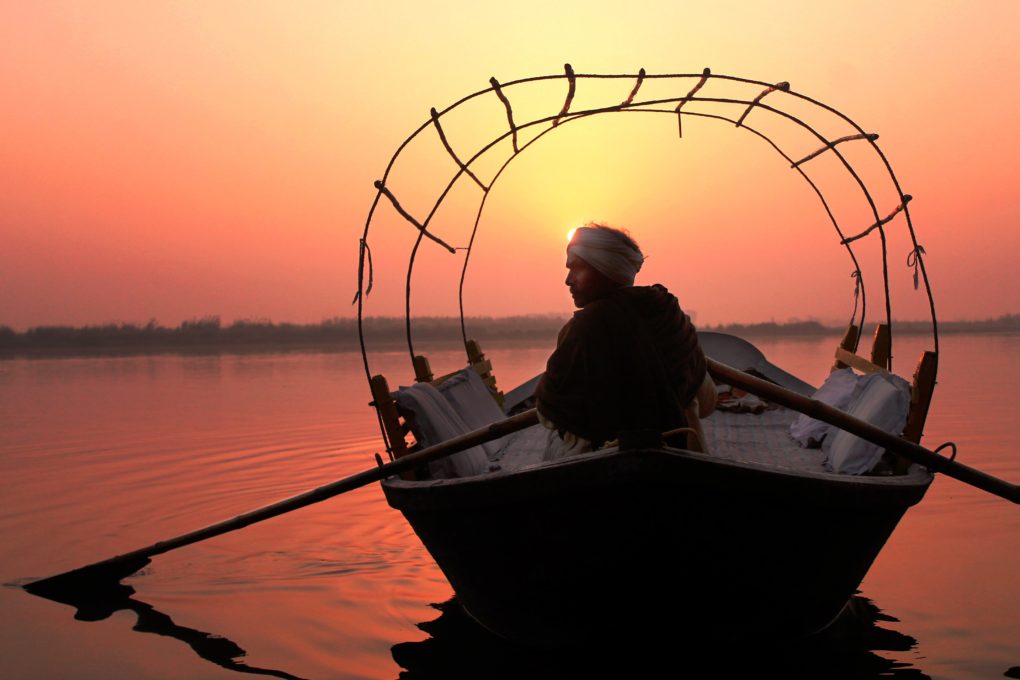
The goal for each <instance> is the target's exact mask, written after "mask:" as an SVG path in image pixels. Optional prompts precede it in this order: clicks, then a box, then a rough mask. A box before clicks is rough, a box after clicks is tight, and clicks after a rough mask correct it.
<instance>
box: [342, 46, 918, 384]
mask: <svg viewBox="0 0 1020 680" xmlns="http://www.w3.org/2000/svg"><path fill="white" fill-rule="evenodd" d="M611 80H618V81H622V82H627V81H630V82H632V87H631V89H630V93H629V95H628V96H627V97H626V98H625V99H623V100H618V101H613V102H610V103H606V104H604V105H598V106H594V107H590V108H581V109H574V108H573V102H574V97H575V94H577V91H578V89H579V88H583V87H584V86H585V85H586V84H589V83H591V82H592V81H611ZM653 81H654V82H655V83H656V87H657V88H659V89H661V88H662V86H663V85H665V86H667V87H668V89H669V90H671V91H672V92H671V94H670V95H669V96H666V97H662V96H655V97H653V98H647V99H646V98H642V89H643V86H645V87H644V89H645V90H647V89H649V88H648V87H647V84H648V83H649V82H653ZM550 82H552V83H557V82H562V84H563V90H562V92H563V99H562V100H559V101H554V102H552V103H551V104H550V107H549V108H548V109H547V110H545V111H544V112H543V113H542V114H541V115H538V116H537V117H534V118H531V119H528V120H522V119H521V116H520V115H519V113H515V110H514V106H513V103H514V101H515V99H517V98H518V97H522V98H523V97H526V96H531V95H533V94H534V92H528V89H529V88H531V89H532V90H534V89H535V88H536V87H537V86H539V85H541V84H544V85H548V84H549V83H550ZM724 90H725V91H724ZM733 90H736V91H738V92H739V94H737V95H733V94H731V91H733ZM544 91H545V90H543V92H544ZM482 98H495V99H497V100H498V102H499V103H500V104H501V106H502V109H503V110H504V111H505V114H506V120H505V123H502V124H501V131H500V133H499V134H497V135H496V136H495V137H494V138H493V139H491V140H490V141H488V142H487V143H485V144H483V145H481V147H480V148H478V149H476V150H475V151H474V152H473V153H472V154H471V155H466V154H464V153H463V152H462V153H458V152H457V151H456V150H455V149H454V148H453V146H452V145H451V143H450V140H449V137H448V135H447V131H446V130H445V129H444V118H445V119H446V120H449V119H450V114H451V113H452V112H454V111H458V110H460V109H463V108H464V107H466V106H468V105H469V104H471V103H478V102H479V101H484V99H482ZM801 111H807V112H809V113H812V114H819V115H824V116H827V117H829V118H834V119H835V120H836V121H837V122H839V123H840V124H841V125H842V126H843V127H844V128H845V129H846V130H848V131H849V133H850V134H846V135H842V136H840V137H838V138H835V139H829V138H827V137H826V136H824V135H823V134H822V132H821V131H820V130H819V126H818V124H817V123H813V122H810V123H809V122H808V121H807V120H805V118H807V115H806V114H803V113H799V112H801ZM617 113H654V114H660V115H668V116H673V117H675V118H676V120H677V130H678V132H679V135H680V137H683V132H684V119H685V118H687V117H692V118H700V119H710V120H714V121H718V122H723V123H729V124H731V125H732V126H733V127H734V128H735V129H740V130H742V131H746V132H748V133H751V134H752V135H754V136H755V137H757V138H759V139H761V140H762V141H764V142H765V143H766V144H768V145H769V146H770V147H771V148H772V149H773V150H774V151H775V152H776V153H777V154H778V155H779V156H780V157H782V159H783V160H784V161H785V163H786V167H788V168H790V169H792V170H793V171H794V172H796V173H797V174H798V175H799V176H800V177H801V178H802V179H803V180H804V181H805V182H806V183H807V184H808V185H809V186H810V187H811V189H812V190H813V193H814V194H815V195H816V196H817V198H818V200H819V201H820V203H821V205H822V208H823V209H824V211H825V214H826V216H827V218H828V220H829V222H830V223H831V225H832V228H833V229H834V230H835V234H836V236H837V239H838V243H839V244H840V245H842V246H843V247H844V248H845V250H846V252H847V255H848V256H849V258H850V264H851V276H852V277H853V278H854V306H853V312H852V313H851V319H850V321H851V323H852V324H855V325H856V327H857V329H858V334H857V337H856V339H854V341H853V343H854V344H853V350H856V347H857V343H859V341H860V330H861V329H863V328H864V323H865V319H866V316H867V311H868V305H867V301H868V300H867V297H866V295H865V281H864V275H863V272H862V271H861V266H860V262H859V259H858V256H857V254H856V253H855V251H854V245H855V244H857V243H858V242H859V241H862V240H863V239H874V238H877V239H879V241H880V246H881V261H882V264H881V278H882V296H883V297H882V302H883V304H884V310H883V311H884V314H883V316H884V323H885V324H887V325H888V327H889V331H890V333H891V332H892V328H893V324H892V303H891V297H890V291H889V249H888V244H887V239H886V230H887V229H889V228H892V226H893V225H892V224H891V223H893V222H896V223H897V224H896V226H897V227H898V226H899V223H902V224H903V226H904V227H905V229H906V231H907V233H908V235H909V239H910V245H911V250H910V252H909V254H908V258H907V266H908V267H911V268H913V277H914V288H915V289H916V288H918V287H919V285H923V289H924V293H925V295H926V296H927V299H928V304H929V307H930V310H931V323H932V338H933V343H934V347H933V349H934V353H935V355H936V356H937V354H938V323H937V320H936V317H935V303H934V299H933V297H932V292H931V287H930V284H929V281H928V274H927V271H926V270H925V265H924V249H923V248H922V247H921V246H920V244H918V242H917V237H916V234H915V231H914V225H913V222H912V220H911V217H910V208H909V203H910V200H911V196H910V195H909V194H905V193H903V191H902V189H901V187H900V183H899V181H898V180H897V178H896V175H895V173H894V172H893V169H892V166H891V165H890V164H889V161H888V159H887V158H886V156H885V154H884V153H883V152H882V150H881V148H879V146H878V143H877V140H878V135H877V134H873V133H869V132H866V131H865V130H864V129H863V128H861V127H860V126H859V125H858V124H857V123H855V122H854V121H853V120H851V119H850V118H849V117H847V116H846V115H844V114H843V113H841V112H839V111H837V110H836V109H834V108H832V107H830V106H827V105H825V104H823V103H821V102H819V101H816V100H814V99H812V98H810V97H808V96H806V95H803V94H800V93H797V92H795V91H794V90H792V89H791V88H790V85H789V83H787V82H780V83H767V82H763V81H759V80H752V79H748V78H739V77H735V76H728V75H720V74H716V73H712V72H711V71H710V70H709V69H707V68H706V69H705V70H704V71H703V72H701V73H684V74H661V75H657V74H648V73H646V72H645V70H644V69H641V70H640V71H639V72H638V73H636V74H588V73H575V72H574V70H573V68H572V67H571V66H570V64H566V65H565V66H564V72H563V73H561V74H555V75H545V76H534V77H530V78H522V79H519V80H513V81H510V82H507V83H500V82H499V81H497V80H496V79H495V78H492V79H490V81H489V87H487V88H485V89H482V90H478V91H477V92H474V93H472V94H469V95H467V96H466V97H463V98H462V99H460V100H458V101H456V102H454V103H453V104H451V105H450V106H448V107H446V108H445V109H442V110H437V109H432V110H431V115H430V117H429V118H428V120H426V121H425V122H423V123H422V124H421V125H420V126H419V127H418V129H416V130H415V131H414V132H413V133H411V135H410V136H408V137H407V139H405V140H404V142H403V143H402V144H401V145H400V146H399V147H398V148H397V150H396V152H394V154H393V156H392V157H391V158H390V161H389V164H388V165H387V166H386V171H385V172H384V173H383V176H382V178H381V179H380V180H378V181H376V182H375V188H376V195H375V199H374V200H373V201H372V206H371V208H370V209H369V212H368V218H367V220H366V222H365V229H364V232H363V234H362V236H361V239H360V259H359V266H358V290H357V293H356V294H355V298H354V302H355V303H356V304H357V306H358V332H359V338H360V342H361V350H362V357H363V360H364V364H365V373H366V377H367V378H369V379H371V370H370V368H369V360H368V353H367V348H366V346H365V334H364V318H365V317H364V306H365V298H366V296H367V295H368V294H369V293H370V292H371V289H372V283H373V275H374V273H373V271H372V254H371V250H370V247H369V242H370V238H369V237H370V231H371V228H372V225H373V220H374V219H375V218H376V216H377V209H379V207H380V204H382V205H383V206H384V207H388V208H390V209H392V210H395V211H396V212H397V213H399V215H400V216H402V218H403V219H404V220H406V221H407V223H408V224H409V225H410V226H411V227H412V228H413V229H414V232H409V233H414V234H415V240H414V245H413V248H412V250H411V253H410V257H409V259H408V263H407V272H406V284H405V286H406V287H405V291H406V292H405V327H406V339H407V349H408V352H409V355H410V357H411V361H412V363H413V361H414V356H415V351H414V342H413V334H412V323H411V319H412V314H411V290H412V286H411V283H412V280H413V274H414V266H415V258H416V256H417V254H418V251H419V249H420V248H421V247H422V246H423V244H424V245H425V247H437V248H442V249H444V250H446V251H448V252H449V253H451V254H452V255H453V256H454V257H456V256H457V255H458V254H459V253H463V261H462V262H461V275H460V283H459V287H458V291H457V295H458V304H459V309H460V321H461V335H462V338H463V340H464V343H465V345H466V344H467V332H466V329H465V326H464V283H465V280H466V276H467V269H468V265H469V264H470V262H471V253H472V249H473V247H474V244H475V236H476V234H477V231H478V225H479V223H480V221H481V217H482V214H483V212H484V210H485V205H486V199H487V198H488V196H489V194H490V192H491V191H492V189H493V187H494V186H495V185H496V183H497V181H498V180H499V179H500V178H501V177H502V176H503V172H504V171H505V170H506V169H507V168H508V167H509V165H510V164H511V162H512V161H514V160H515V159H516V158H517V157H518V156H520V155H521V154H523V153H524V152H525V151H527V150H528V149H529V148H531V147H532V146H533V145H535V144H536V143H537V142H538V141H539V140H542V139H544V138H545V137H546V136H547V135H548V134H550V133H552V132H555V131H557V130H559V129H560V128H562V127H563V126H564V125H566V124H569V123H572V122H574V121H578V120H582V119H587V118H591V117H593V116H602V115H606V114H617ZM763 116H768V117H770V118H777V119H781V120H783V121H786V122H788V123H792V124H793V125H794V126H795V129H796V130H798V131H799V134H800V135H801V137H805V138H806V141H807V142H808V143H809V144H810V146H809V147H805V148H813V149H814V150H813V151H811V152H810V153H808V154H806V155H804V154H803V153H800V154H797V152H795V151H793V150H792V149H791V148H790V147H791V144H790V143H788V142H786V141H785V140H780V139H778V136H777V135H775V134H770V133H769V132H768V131H766V130H765V129H763V128H764V127H765V126H763V125H755V124H754V123H755V121H763V120H765V119H764V118H762V117H763ZM429 135H436V136H438V139H439V141H440V142H441V143H442V146H443V148H444V149H445V152H446V154H448V156H449V167H450V169H451V174H450V179H449V182H448V183H447V184H446V186H445V188H444V189H443V190H442V191H441V192H440V193H439V195H438V196H436V197H435V201H434V204H433V205H432V208H431V209H430V210H429V211H428V212H427V213H426V214H424V215H415V214H412V213H411V212H410V211H408V210H407V209H406V208H405V207H404V205H403V204H402V203H401V197H400V196H398V195H396V194H395V193H394V191H393V190H392V189H391V187H390V186H389V185H388V180H389V179H390V177H391V174H392V173H393V170H394V168H395V167H397V165H398V163H400V161H401V160H403V159H404V158H406V157H407V156H408V155H409V151H410V149H411V148H412V145H414V144H415V143H416V142H419V143H423V142H424V140H426V139H430V140H431V141H430V143H432V144H434V142H435V138H434V137H432V138H430V137H429ZM508 140H509V145H508V144H506V142H507V141H508ZM799 141H800V143H801V144H804V143H805V139H801V140H799ZM784 145H785V146H786V147H787V148H784ZM849 145H855V146H858V147H864V148H866V149H869V150H870V151H871V153H872V154H873V155H872V157H871V158H869V162H870V161H873V160H875V159H877V161H878V167H881V168H884V169H885V171H886V173H887V176H886V177H885V178H884V179H881V181H887V182H889V183H890V185H891V188H892V190H893V191H892V192H889V191H888V188H886V187H883V190H884V191H885V192H886V193H887V194H888V195H894V196H898V202H896V203H895V204H894V205H883V206H879V205H878V203H877V201H876V199H875V194H876V193H877V191H875V190H874V189H873V188H869V187H868V186H867V185H866V184H865V181H864V179H862V173H861V172H859V171H858V169H857V168H856V167H855V166H854V164H852V163H851V162H850V160H849V159H848V154H844V153H843V151H842V149H843V148H846V147H848V146H849ZM855 151H857V149H855ZM492 154H503V155H502V156H500V158H499V159H497V160H498V161H499V162H497V163H496V167H497V168H498V169H497V170H496V172H495V174H494V175H493V176H492V177H483V176H481V175H482V173H481V172H480V171H478V170H477V168H478V166H479V165H480V163H479V162H478V161H479V160H480V159H481V158H483V157H486V158H487V159H491V155H492ZM826 154H830V155H831V156H832V157H834V158H835V159H836V160H837V161H838V164H839V166H841V167H842V169H843V170H845V178H846V180H848V181H849V183H850V186H851V187H855V188H856V192H858V195H859V198H860V200H862V201H864V202H865V203H866V205H867V211H868V213H870V215H871V219H870V222H869V223H866V224H852V225H844V224H841V222H840V218H839V217H838V216H837V215H836V214H835V213H836V211H835V210H834V209H833V207H832V205H831V204H830V201H829V200H827V199H826V197H825V196H824V195H823V192H822V190H821V188H820V186H819V183H818V182H816V180H815V179H814V178H813V176H812V163H811V161H812V160H813V159H815V158H817V157H819V156H823V155H826ZM858 164H859V163H858ZM458 182H467V183H470V184H472V185H474V186H475V187H477V191H478V209H477V212H476V214H475V218H474V225H473V228H472V230H471V237H470V240H469V242H468V245H467V246H466V247H465V248H455V247H453V246H451V245H450V244H449V243H448V242H447V241H446V240H444V239H443V238H442V236H441V235H440V234H437V233H435V232H434V231H433V230H432V229H431V228H430V227H431V225H432V219H433V217H434V216H435V215H436V212H437V211H438V210H439V208H440V207H441V206H442V205H443V202H444V201H445V200H446V199H447V198H448V196H449V195H450V192H451V191H452V190H453V188H454V186H455V185H457V183H458ZM872 184H873V185H874V184H875V181H874V180H873V181H872ZM426 240H428V241H429V243H427V244H425V243H424V242H425V241H426ZM858 319H859V320H858Z"/></svg>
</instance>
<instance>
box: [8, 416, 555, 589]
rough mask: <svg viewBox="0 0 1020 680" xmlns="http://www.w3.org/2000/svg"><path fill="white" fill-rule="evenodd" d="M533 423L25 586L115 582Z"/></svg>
mask: <svg viewBox="0 0 1020 680" xmlns="http://www.w3.org/2000/svg"><path fill="white" fill-rule="evenodd" d="M537 422H538V414H537V412H536V411H535V409H531V410H528V411H524V412H523V413H518V414H517V415H515V416H511V417H509V418H507V419H506V420H500V421H497V422H495V423H492V424H491V425H489V426H487V427H483V428H479V429H477V430H473V431H471V432H468V433H467V434H463V435H460V436H459V437H454V438H453V439H449V440H447V441H445V442H443V443H441V444H436V445H435V446H430V447H428V448H427V449H424V450H422V451H417V452H415V453H411V454H408V455H406V456H404V457H402V458H400V459H398V460H395V461H392V462H390V463H386V464H384V465H380V466H378V467H374V468H370V469H368V470H363V471H361V472H358V473H356V474H353V475H351V476H349V477H345V478H343V479H340V480H337V481H335V482H331V483H329V484H326V485H324V486H320V487H318V488H316V489H312V490H311V491H306V492H305V493H302V494H299V495H297V496H292V497H291V498H288V499H286V500H282V501H279V502H276V503H273V504H271V505H267V506H265V507H262V508H258V509H256V510H252V511H250V512H246V513H244V514H242V515H238V516H237V517H234V518H232V519H228V520H224V521H222V522H217V523H216V524H211V525H209V526H207V527H203V528H201V529H196V530H195V531H191V532H188V533H186V534H181V535H180V536H175V537H173V538H168V539H166V540H164V541H159V542H158V543H153V544H152V545H150V546H146V547H144V548H139V549H138V550H132V551H131V552H128V553H124V554H123V555H117V556H115V557H110V558H108V559H105V560H101V561H99V562H94V563H92V564H89V565H86V566H84V567H79V568H77V569H72V570H71V571H67V572H64V573H62V574H57V575H55V576H50V577H48V578H44V579H40V580H38V581H33V582H31V583H28V584H26V585H25V586H24V587H25V590H27V591H29V592H30V593H33V594H35V595H42V596H43V597H51V596H52V595H53V594H55V593H61V592H68V590H76V589H79V588H82V587H86V586H89V585H91V584H92V583H94V582H96V581H105V582H109V581H119V580H120V579H122V578H124V577H126V576H130V575H131V574H133V573H135V572H136V571H138V570H139V569H141V568H142V567H144V566H145V565H146V564H148V563H149V562H150V560H151V558H152V557H154V556H155V555H160V554H162V553H165V552H169V551H171V550H176V549H177V548H182V547H184V546H186V545H191V544H192V543H198V542H199V541H204V540H206V539H208V538H213V537H214V536H220V535H222V534H226V533H230V532H232V531H237V530H238V529H243V528H244V527H246V526H249V525H252V524H255V523H256V522H262V521H264V520H267V519H270V518H272V517H276V516H278V515H282V514H284V513H288V512H291V511H292V510H297V509H298V508H303V507H305V506H308V505H312V504H314V503H318V502H320V501H324V500H326V499H328V498H333V497H334V496H339V495H340V494H343V493H347V492H348V491H353V490H354V489H358V488H361V487H363V486H366V485H368V484H371V483H372V482H377V481H380V480H382V479H385V478H387V477H392V476H394V475H398V474H400V473H401V472H405V471H408V470H411V469H414V468H416V467H419V466H421V465H425V464H426V463H430V462H432V461H435V460H439V459H440V458H444V457H446V456H451V455H453V454H455V453H458V452H460V451H464V450H465V449H469V448H471V447H472V446H477V445H478V444H483V443H485V442H487V441H491V440H493V439H498V438H500V437H502V436H505V435H507V434H510V433H511V432H516V431H518V430H523V429H524V428H526V427H530V426H532V425H534V424H535V423H537Z"/></svg>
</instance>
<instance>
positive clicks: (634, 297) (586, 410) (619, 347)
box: [535, 285, 705, 447]
mask: <svg viewBox="0 0 1020 680" xmlns="http://www.w3.org/2000/svg"><path fill="white" fill-rule="evenodd" d="M704 377H705V355H704V354H703V353H702V351H701V345H700V344H698V336H697V334H696V332H695V329H694V325H693V324H692V323H691V320H690V318H689V317H688V316H687V315H686V314H684V312H683V310H681V309H680V305H679V304H678V302H677V299H676V297H674V296H673V295H672V294H671V293H670V292H669V291H668V290H666V288H665V287H663V286H661V285H654V286H632V287H625V288H620V289H618V290H616V291H614V292H613V293H611V294H610V295H608V296H606V297H604V298H601V299H599V300H596V301H594V302H591V303H589V304H588V305H586V306H585V307H584V308H583V309H581V310H578V311H577V312H576V313H575V314H574V318H573V319H571V320H570V321H569V322H568V323H567V325H566V326H564V327H563V330H561V331H560V336H559V341H558V343H557V347H556V351H555V352H553V354H552V356H550V357H549V361H548V363H547V365H546V371H545V375H544V376H543V377H542V380H541V381H540V382H539V384H538V388H537V389H536V391H535V396H536V398H537V401H538V410H539V412H540V413H541V414H542V415H543V416H544V417H545V418H547V419H548V420H551V421H552V422H553V423H555V424H556V425H557V427H559V428H560V429H561V431H562V430H565V431H569V432H572V433H574V434H576V435H578V436H580V437H584V438H585V439H588V440H591V442H592V443H593V445H594V446H596V447H597V446H601V445H602V444H603V443H604V442H606V441H610V440H613V439H616V438H617V437H619V435H620V433H621V432H625V431H627V430H638V429H656V430H659V431H665V430H669V429H672V428H675V427H682V426H684V425H685V424H686V422H685V419H684V415H683V407H684V406H685V405H686V404H687V403H688V402H689V401H690V400H691V399H692V398H693V397H694V395H695V394H696V393H697V390H698V387H699V386H700V385H701V382H702V380H704Z"/></svg>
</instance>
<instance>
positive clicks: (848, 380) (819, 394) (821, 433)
mask: <svg viewBox="0 0 1020 680" xmlns="http://www.w3.org/2000/svg"><path fill="white" fill-rule="evenodd" d="M856 387H857V374H856V373H854V372H853V369H851V368H841V369H839V370H836V371H833V372H832V373H830V374H829V377H828V378H826V379H825V382H824V383H823V384H822V386H821V387H819V388H818V389H817V390H815V393H814V394H812V395H811V398H812V399H816V400H818V401H820V402H822V403H824V404H828V405H829V406H832V407H833V408H838V409H839V410H840V411H845V410H847V409H848V408H849V407H850V402H851V400H852V399H853V397H854V393H855V390H856ZM831 429H832V426H831V425H829V424H828V423H825V422H822V421H821V420H816V419H814V418H812V417H811V416H809V415H806V414H802V415H801V416H800V417H799V418H797V419H796V420H795V421H793V424H791V425H790V436H791V437H793V439H794V441H796V442H797V443H798V444H800V445H801V446H804V447H807V448H818V447H819V446H821V444H822V439H824V438H825V435H827V434H829V432H830V430H831Z"/></svg>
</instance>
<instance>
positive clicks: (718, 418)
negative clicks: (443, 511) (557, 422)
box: [490, 408, 929, 484]
mask: <svg viewBox="0 0 1020 680" xmlns="http://www.w3.org/2000/svg"><path fill="white" fill-rule="evenodd" d="M798 415H799V414H798V413H797V412H795V411H791V410H788V409H785V408H768V409H766V410H764V411H762V412H760V413H736V412H729V411H720V410H717V411H715V412H714V413H712V415H710V416H709V417H707V418H705V419H703V420H702V421H701V424H702V427H703V429H704V432H705V438H706V440H707V443H708V451H709V452H708V455H709V456H711V457H712V458H716V459H722V460H726V461H730V462H733V463H737V464H740V465H751V466H756V467H767V468H770V469H773V470H777V471H783V472H787V473H794V474H798V475H805V474H806V475H809V476H826V477H836V478H846V477H847V475H839V474H835V473H833V472H830V471H828V470H826V468H825V453H824V452H823V451H822V450H821V449H814V448H803V447H801V446H798V445H797V443H796V442H795V441H794V440H793V439H792V438H791V437H790V434H789V429H790V424H791V423H792V422H793V421H794V419H796V418H797V417H798ZM548 436H549V430H547V429H545V428H544V427H542V426H541V425H534V426H532V427H529V428H526V429H524V430H521V431H520V432H515V433H514V434H511V435H508V436H506V437H504V438H503V440H502V442H501V446H500V449H499V451H498V453H497V454H496V456H494V457H493V461H492V462H493V463H494V465H493V470H492V473H490V474H506V473H512V472H517V471H520V470H524V469H530V468H534V467H537V466H541V465H544V464H547V463H548V462H550V461H546V460H545V450H546V440H547V438H548ZM585 455H592V454H585ZM694 455H705V454H694ZM928 474H929V473H927V471H925V470H924V469H923V468H921V467H920V466H918V465H912V466H911V470H910V472H909V473H908V474H906V475H897V476H893V477H874V476H866V477H865V479H869V480H871V481H873V482H879V480H881V482H880V483H883V484H888V483H893V484H897V483H907V484H911V483H917V482H918V480H920V479H922V478H927V477H928ZM856 478H857V479H862V478H861V477H860V476H856Z"/></svg>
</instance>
